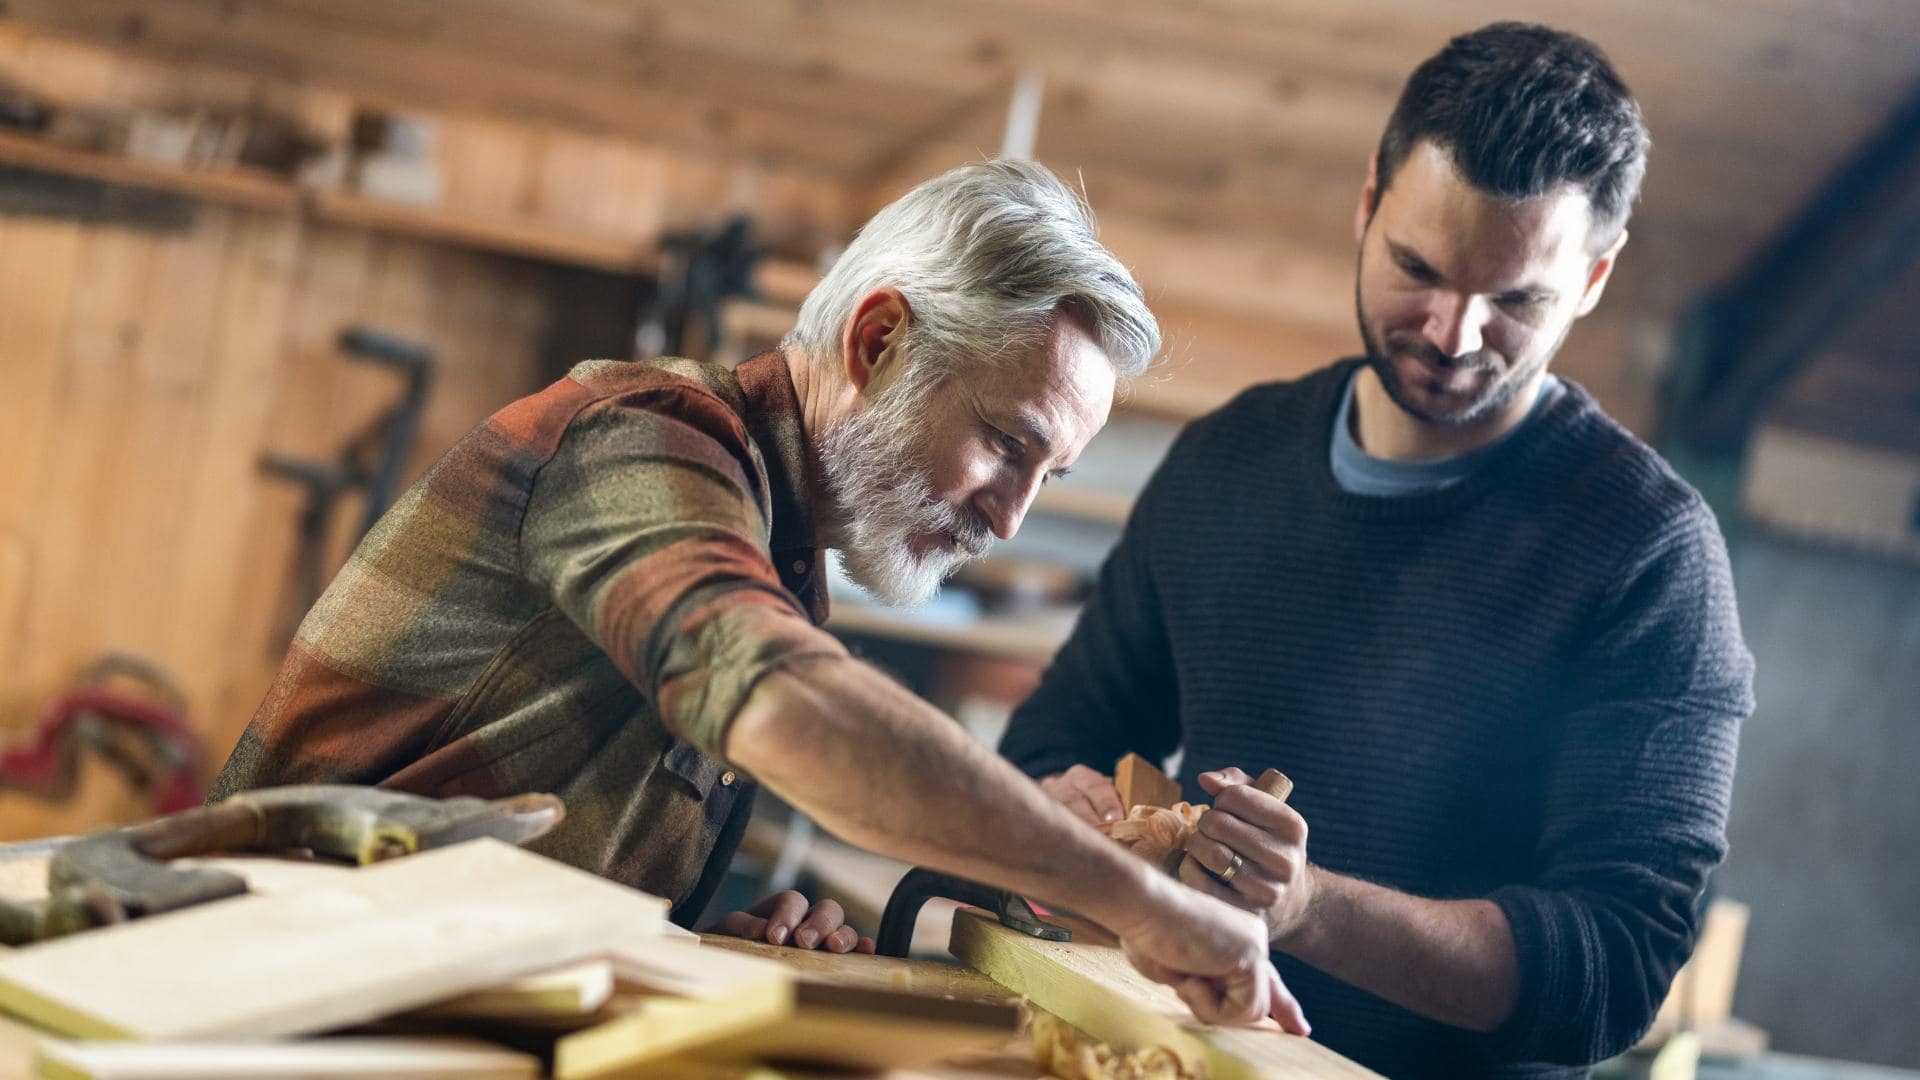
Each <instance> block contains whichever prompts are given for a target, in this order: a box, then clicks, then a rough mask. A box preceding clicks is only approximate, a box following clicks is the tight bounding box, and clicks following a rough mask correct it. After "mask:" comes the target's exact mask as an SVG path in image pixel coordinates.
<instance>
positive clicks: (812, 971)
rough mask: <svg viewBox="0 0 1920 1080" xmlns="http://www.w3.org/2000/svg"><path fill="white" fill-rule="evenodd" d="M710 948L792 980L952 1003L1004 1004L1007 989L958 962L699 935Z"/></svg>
mask: <svg viewBox="0 0 1920 1080" xmlns="http://www.w3.org/2000/svg"><path fill="white" fill-rule="evenodd" d="M700 940H701V941H702V943H704V944H705V945H706V946H707V947H708V948H709V949H723V950H726V951H728V952H731V953H736V954H739V955H741V956H749V957H754V958H757V959H760V960H762V961H765V962H768V963H774V964H779V965H780V966H781V967H783V968H785V969H787V970H789V971H791V972H792V973H793V975H794V976H795V977H796V978H799V979H804V980H809V981H812V982H824V983H829V984H831V985H834V986H846V987H860V988H865V989H869V990H906V991H911V992H913V993H916V994H928V995H933V996H936V997H944V998H952V999H954V1000H956V1001H980V1002H995V1001H1005V1000H1007V998H1008V996H1009V995H1008V991H1007V989H1006V988H1005V987H1003V986H1001V985H1000V984H998V983H996V982H994V981H993V980H992V979H989V978H987V977H986V976H984V975H982V974H980V973H979V972H977V971H973V970H971V969H969V968H965V967H961V966H959V965H956V964H941V963H936V962H934V961H930V960H905V959H901V958H899V957H893V956H866V955H861V954H854V953H831V952H822V951H820V950H818V949H796V948H792V947H790V946H783V945H769V944H767V943H765V942H761V941H746V940H743V939H741V938H733V937H724V936H722V935H719V934H703V935H701V938H700Z"/></svg>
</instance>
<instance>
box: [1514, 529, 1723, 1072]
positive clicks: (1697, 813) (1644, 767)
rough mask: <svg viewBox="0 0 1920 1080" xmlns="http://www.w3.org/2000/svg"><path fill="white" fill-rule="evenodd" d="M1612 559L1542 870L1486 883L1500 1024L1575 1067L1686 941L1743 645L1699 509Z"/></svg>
mask: <svg viewBox="0 0 1920 1080" xmlns="http://www.w3.org/2000/svg"><path fill="white" fill-rule="evenodd" d="M1644 550H1646V551H1647V554H1646V555H1645V556H1644V557H1643V558H1641V559H1638V560H1636V562H1635V564H1634V565H1632V566H1629V567H1626V568H1624V569H1623V571H1622V573H1621V574H1620V575H1619V576H1618V577H1617V579H1616V580H1617V582H1618V584H1617V586H1616V588H1615V590H1614V593H1613V595H1612V597H1611V598H1610V602H1609V603H1608V604H1607V605H1606V608H1605V610H1604V611H1603V612H1601V613H1600V617H1599V619H1598V621H1597V625H1596V626H1595V627H1594V630H1593V633H1592V634H1591V635H1589V636H1588V641H1589V642H1590V647H1589V648H1588V649H1587V650H1586V652H1585V655H1583V656H1582V657H1581V659H1580V662H1579V663H1578V664H1577V665H1576V674H1575V676H1574V685H1573V686H1571V687H1570V688H1569V692H1570V694H1571V696H1572V698H1573V701H1574V703H1575V705H1574V707H1573V708H1572V709H1570V710H1569V711H1568V712H1567V713H1566V714H1564V715H1563V716H1562V717H1561V718H1560V723H1561V725H1562V726H1561V729H1560V730H1559V732H1558V733H1557V739H1558V745H1557V747H1556V750H1555V752H1554V754H1553V758H1552V760H1551V763H1550V773H1549V776H1548V777H1547V781H1548V789H1547V790H1548V798H1547V807H1546V818H1545V821H1544V822H1543V832H1542V836H1541V845H1540V860H1541V869H1540V872H1539V874H1538V875H1537V877H1536V878H1535V879H1534V880H1533V881H1531V882H1528V883H1526V884H1524V885H1515V886H1511V887H1508V888H1505V889H1501V890H1499V891H1497V892H1495V893H1494V894H1492V896H1491V899H1492V900H1493V901H1494V902H1495V903H1496V904H1498V905H1499V906H1500V908H1501V910H1502V911H1503V912H1505V914H1506V916H1507V920H1508V922H1509V923H1510V924H1511V926H1512V928H1513V936H1514V944H1515V947H1516V949H1517V955H1518V959H1519V974H1520V987H1519V998H1518V1003H1517V1005H1516V1006H1515V1011H1514V1014H1513V1016H1512V1017H1511V1018H1510V1019H1509V1021H1508V1022H1507V1023H1506V1024H1505V1025H1504V1026H1503V1027H1502V1029H1501V1030H1500V1031H1499V1032H1497V1033H1496V1038H1497V1039H1498V1040H1499V1041H1500V1042H1502V1043H1504V1044H1505V1047H1506V1049H1507V1051H1508V1052H1509V1053H1511V1054H1512V1055H1513V1056H1515V1057H1516V1058H1519V1059H1523V1060H1532V1061H1552V1062H1559V1063H1564V1064H1572V1065H1587V1064H1591V1063H1593V1062H1596V1061H1599V1060H1601V1059H1603V1058H1606V1057H1609V1056H1612V1055H1614V1054H1617V1053H1619V1052H1621V1051H1624V1050H1625V1049H1627V1048H1628V1047H1630V1046H1631V1045H1632V1044H1633V1043H1634V1042H1636V1041H1638V1039H1639V1038H1640V1037H1641V1036H1642V1035H1643V1034H1645V1032H1646V1030H1647V1028H1648V1026H1649V1025H1650V1024H1651V1023H1652V1022H1653V1017H1654V1014H1655V1012H1656V1011H1657V1010H1658V1009H1659V1007H1660V1003H1661V1001H1662V1000H1663V999H1664V998H1665V996H1666V993H1667V988H1668V986H1669V985H1670V984H1671V982H1672V980H1673V976H1674V973H1675V972H1676V971H1677V970H1678V969H1679V967H1680V965H1681V964H1682V963H1684V962H1685V961H1686V959H1687V957H1688V955H1689V954H1690V953H1691V951H1692V949H1693V944H1694V939H1695V936H1696V933H1697V931H1698V926H1699V917H1700V912H1699V905H1700V899H1701V895H1702V892H1703V890H1704V889H1705V886H1706V881H1707V876H1708V874H1709V873H1710V872H1711V871H1712V870H1713V868H1714V867H1715V866H1716V865H1718V864H1719V862H1720V861H1721V859H1722V858H1724V856H1725V854H1726V818H1727V808H1728V803H1729V800H1730V798H1731V794H1732V784H1733V771H1734V757H1735V750H1736V744H1737V741H1738V737H1739V731H1740V726H1741V724H1742V722H1743V721H1744V720H1745V718H1746V716H1747V715H1748V714H1749V713H1750V712H1751V711H1752V708H1753V697H1752V675H1753V660H1752V657H1751V655H1750V654H1749V653H1748V652H1747V649H1746V646H1745V644H1744V642H1743V641H1742V640H1741V635H1740V628H1739V620H1738V616H1737V614H1736V611H1735V608H1734V599H1733V587H1732V579H1731V574H1730V573H1729V571H1728V567H1727V561H1726V553H1725V548H1724V546H1723V544H1722V542H1721V539H1720V535H1719V531H1718V529H1717V528H1716V527H1715V525H1714V523H1713V520H1712V518H1711V516H1709V515H1707V514H1706V513H1705V511H1704V510H1702V511H1701V512H1700V514H1699V515H1697V516H1694V517H1692V518H1689V519H1688V520H1686V521H1684V522H1682V523H1681V524H1680V525H1679V526H1678V527H1676V528H1673V529H1671V530H1670V531H1668V533H1667V534H1666V535H1665V536H1663V537H1661V538H1660V539H1659V540H1658V541H1656V542H1655V543H1653V544H1651V545H1649V546H1648V548H1646V549H1644Z"/></svg>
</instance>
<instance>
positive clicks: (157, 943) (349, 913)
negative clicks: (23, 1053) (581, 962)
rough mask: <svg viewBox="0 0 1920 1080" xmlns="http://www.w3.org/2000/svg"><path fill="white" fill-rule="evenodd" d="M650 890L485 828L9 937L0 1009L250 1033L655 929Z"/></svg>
mask: <svg viewBox="0 0 1920 1080" xmlns="http://www.w3.org/2000/svg"><path fill="white" fill-rule="evenodd" d="M666 906H667V905H666V902H665V901H664V900H660V899H659V898H657V897H651V896H647V895H645V894H643V893H639V892H636V891H634V890H631V889H626V888H623V887H621V886H619V885H615V884H613V883H612V882H609V881H606V880H604V879H602V878H599V877H596V876H594V875H592V874H589V873H586V872H584V871H580V870H576V869H573V868H572V867H568V866H565V865H562V864H560V863H558V862H554V861H553V860H550V859H546V858H543V857H541V856H538V855H534V854H532V853H530V852H526V851H522V850H520V849H518V848H515V847H513V846H511V845H508V844H503V843H500V842H498V841H493V840H476V841H471V842H469V843H465V844H459V845H456V846H454V847H450V848H445V849H442V850H439V851H430V852H426V853H423V854H420V855H414V856H409V857H407V858H404V859H396V860H393V861H391V862H387V863H381V864H379V865H376V866H372V867H368V868H366V869H363V870H359V871H356V872H354V873H353V874H352V875H351V876H350V880H343V882H342V883H341V884H340V885H338V886H335V887H328V888H324V889H319V890H314V891H311V892H301V893H295V894H289V895H283V896H245V897H238V898H235V899H232V900H223V901H218V902H216V903H212V904H205V905H202V906H200V907H196V908H190V909H188V910H185V911H181V912H177V913H173V914H168V915H161V916H157V917H155V918H151V919H145V920H141V921H139V922H135V923H129V924H127V925H124V926H116V927H109V928H106V929H102V930H96V931H92V932H90V933H86V934H81V935H77V936H75V937H71V938H66V939H62V940H59V941H53V942H48V943H45V944H41V945H36V946H33V947H32V948H29V949H22V950H18V951H16V952H15V953H13V954H12V955H10V956H7V957H5V958H3V959H0V1007H4V1008H6V1009H8V1010H10V1011H13V1012H15V1013H17V1014H19V1015H21V1016H24V1017H27V1018H29V1019H32V1020H34V1021H35V1022H37V1023H40V1024H42V1025H44V1026H46V1027H48V1028H50V1029H52V1030H55V1031H59V1032H62V1033H65V1034H70V1035H74V1036H79V1037H85V1038H99V1039H219V1038H233V1037H247V1038H262V1037H271V1036H276V1035H292V1034H300V1033H305V1032H312V1031H324V1030H328V1029H331V1028H336V1027H340V1026H343V1025H347V1024H353V1023H359V1022H362V1021H366V1020H370V1019H373V1018H375V1017H380V1016H386V1015H388V1014H391V1013H394V1012H398V1011H401V1010H404V1009H409V1008H414V1007H417V1006H420V1005H425V1004H428V1003H430V1002H434V1001H439V1000H442V999H445V998H447V997H450V996H452V995H455V994H458V993H462V992H464V991H467V990H473V989H478V988H481V987H486V986H490V985H494V984H496V983H500V982H503V981H506V980H508V979H512V978H516V977H518V976H520V975H524V974H528V973H530V972H533V971H538V970H541V969H544V968H550V967H552V966H554V965H556V964H561V963H565V962H567V961H569V960H572V959H576V958H581V957H585V956H589V955H592V954H594V953H596V952H597V951H599V950H600V949H602V948H604V947H605V946H606V943H607V942H609V941H618V940H624V939H628V938H631V937H632V936H633V935H636V934H645V933H648V932H657V930H658V927H659V924H660V922H661V921H662V919H663V918H664V917H665V910H666Z"/></svg>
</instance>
